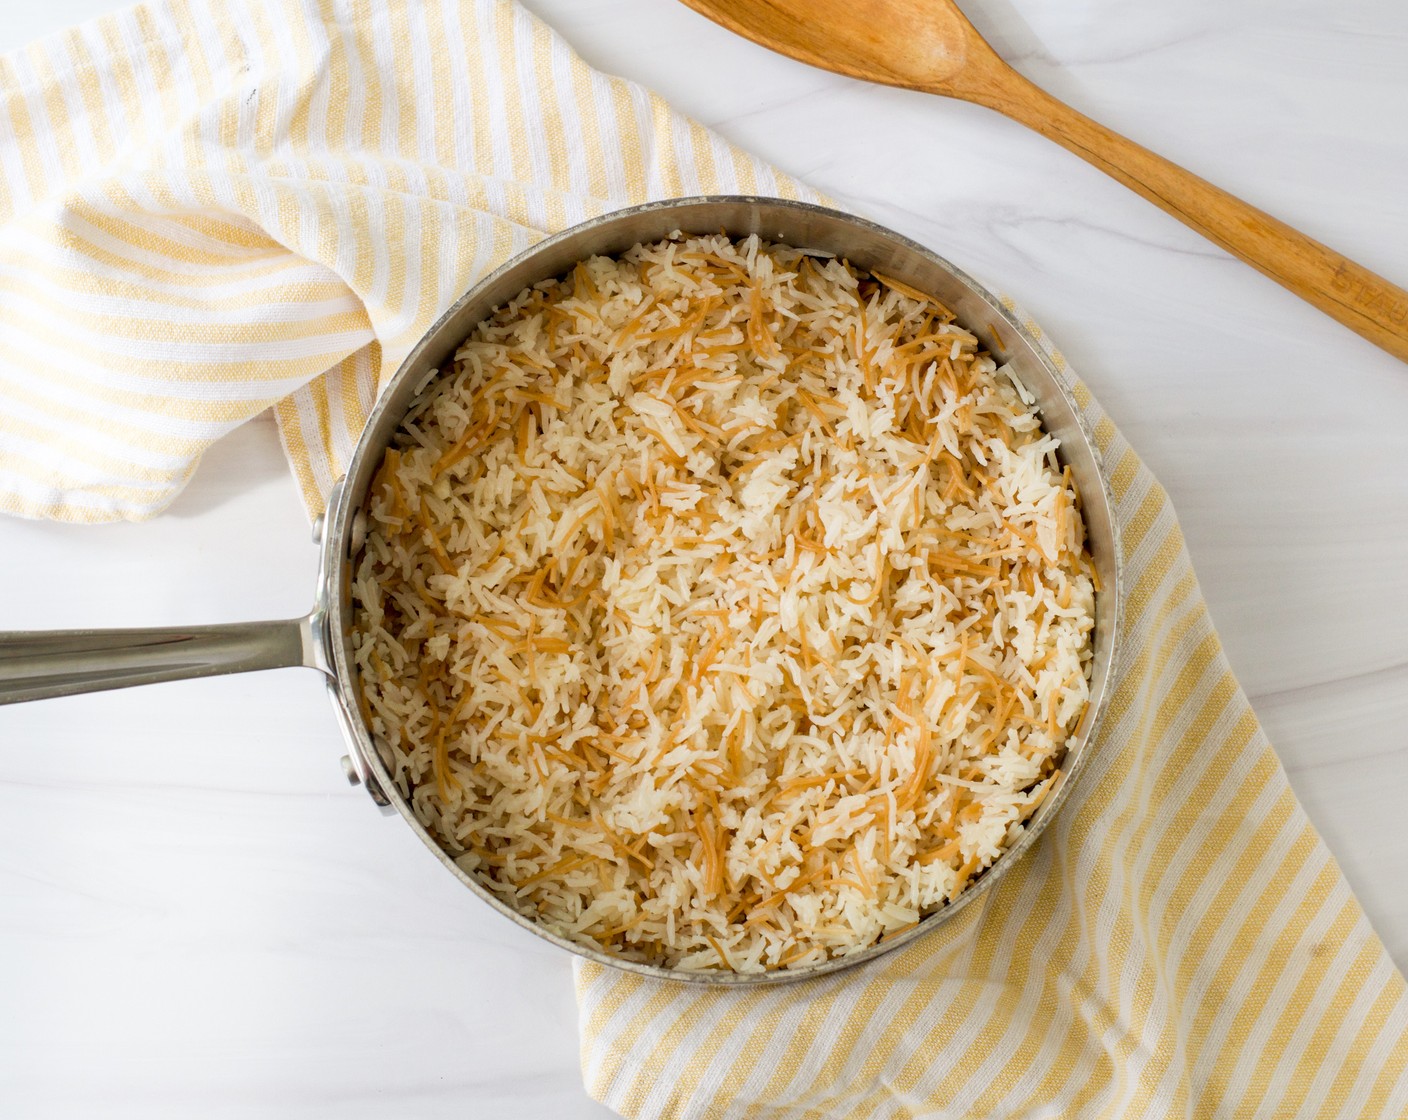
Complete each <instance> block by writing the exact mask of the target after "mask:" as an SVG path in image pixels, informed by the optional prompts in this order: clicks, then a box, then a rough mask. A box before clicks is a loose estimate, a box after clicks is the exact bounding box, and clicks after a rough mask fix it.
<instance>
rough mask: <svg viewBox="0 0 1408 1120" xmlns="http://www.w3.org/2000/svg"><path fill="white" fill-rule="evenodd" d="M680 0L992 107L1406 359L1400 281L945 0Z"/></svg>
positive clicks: (842, 70) (758, 35)
mask: <svg viewBox="0 0 1408 1120" xmlns="http://www.w3.org/2000/svg"><path fill="white" fill-rule="evenodd" d="M684 3H686V4H688V5H689V6H690V7H691V8H693V9H694V10H695V11H697V12H699V13H701V14H702V15H706V16H708V17H709V18H710V19H712V20H713V21H714V22H715V23H719V24H722V25H723V26H724V27H726V28H728V29H729V30H730V31H734V32H737V33H738V34H739V35H742V36H744V37H745V38H748V39H752V40H753V42H755V43H759V44H761V45H762V46H765V47H769V48H771V49H772V50H775V51H778V52H779V53H781V54H785V55H787V56H789V57H791V58H795V59H797V60H799V61H801V62H807V63H810V64H811V65H813V66H819V67H821V68H822V69H823V70H834V71H836V72H837V73H838V74H846V75H849V76H850V77H852V78H862V79H865V80H867V81H872V82H882V83H884V84H885V85H891V86H903V87H905V88H906V89H917V90H922V91H924V92H926V93H941V94H945V95H947V96H949V97H957V98H961V99H962V100H964V101H972V102H974V103H975V104H978V105H986V106H987V107H988V108H989V109H996V110H997V111H998V112H999V113H1002V114H1004V115H1006V116H1008V117H1011V118H1012V119H1013V120H1015V121H1018V122H1020V123H1021V124H1024V125H1026V126H1027V127H1028V128H1032V129H1035V130H1036V131H1037V132H1039V133H1041V134H1042V135H1043V136H1045V137H1047V138H1049V139H1051V140H1054V141H1056V143H1058V144H1060V145H1061V146H1062V147H1063V148H1066V149H1067V150H1069V151H1072V152H1074V153H1075V154H1076V155H1078V156H1080V157H1081V158H1082V159H1084V160H1086V161H1088V162H1090V163H1092V164H1094V165H1095V166H1096V167H1098V168H1100V170H1101V171H1103V172H1105V173H1106V174H1107V175H1110V176H1113V177H1114V178H1115V179H1117V180H1119V181H1120V182H1121V183H1123V184H1124V185H1125V186H1127V187H1129V188H1130V189H1131V190H1134V191H1138V192H1139V193H1140V194H1141V195H1143V196H1144V197H1145V198H1147V199H1148V200H1149V201H1150V202H1152V203H1153V204H1154V205H1155V206H1157V207H1159V209H1161V210H1164V211H1166V212H1168V213H1169V214H1172V215H1173V216H1174V217H1175V218H1177V219H1178V220H1179V221H1181V222H1183V223H1184V224H1185V225H1188V226H1191V227H1192V228H1193V229H1195V230H1197V231H1198V232H1199V233H1201V234H1202V235H1203V236H1204V237H1207V238H1208V239H1209V240H1211V241H1214V242H1216V243H1217V244H1218V245H1221V246H1222V247H1223V248H1224V249H1226V250H1227V251H1228V252H1229V253H1232V254H1234V255H1235V256H1238V257H1241V258H1242V260H1244V261H1246V262H1247V264H1249V265H1251V266H1252V267H1253V268H1255V269H1257V270H1258V271H1260V272H1263V273H1265V274H1266V275H1267V276H1269V277H1271V279H1273V280H1275V281H1276V282H1277V283H1278V284H1280V285H1282V286H1283V287H1285V288H1287V289H1289V290H1290V291H1292V292H1294V293H1295V294H1296V295H1298V296H1300V297H1301V298H1302V299H1304V300H1306V301H1308V302H1309V303H1312V304H1314V305H1315V306H1316V307H1318V308H1320V310H1321V311H1323V312H1325V313H1326V314H1327V315H1330V316H1332V317H1334V318H1335V319H1338V320H1339V321H1340V322H1341V323H1343V324H1344V325H1345V326H1347V327H1349V329H1350V330H1353V331H1357V332H1358V333H1359V334H1361V335H1363V336H1364V337H1365V338H1367V339H1368V340H1369V341H1370V342H1372V343H1374V344H1375V345H1377V346H1381V347H1383V348H1384V349H1385V350H1387V351H1388V352H1389V353H1390V354H1393V355H1394V356H1395V357H1397V358H1400V359H1402V360H1403V361H1408V292H1405V291H1404V290H1403V289H1402V288H1400V287H1398V286H1397V285H1394V284H1391V283H1389V281H1387V280H1385V279H1384V278H1383V277H1381V276H1377V275H1375V274H1374V273H1372V272H1370V271H1369V270H1368V269H1367V268H1363V267H1362V266H1360V265H1357V264H1355V263H1354V262H1353V261H1351V260H1348V259H1346V258H1345V257H1342V256H1341V255H1340V254H1339V253H1336V252H1335V251H1334V250H1333V249H1330V248H1328V247H1326V246H1324V245H1321V244H1320V243H1319V242H1318V241H1313V240H1312V239H1311V238H1309V237H1306V236H1305V235H1304V234H1302V233H1298V232H1297V231H1296V230H1294V229H1292V228H1291V227H1290V226H1288V225H1286V224H1285V223H1284V222H1280V221H1277V220H1276V219H1275V218H1273V217H1271V215H1269V214H1264V213H1262V211H1260V210H1258V209H1256V208H1255V207H1253V206H1248V205H1247V204H1246V203H1245V202H1242V201H1241V200H1240V199H1237V198H1234V197H1233V196H1232V195H1230V194H1228V193H1227V192H1226V191H1223V190H1219V189H1218V188H1217V187H1214V186H1213V185H1212V184H1211V183H1209V182H1207V181H1205V180H1203V179H1200V178H1198V176H1196V175H1194V174H1192V173H1191V172H1188V171H1185V170H1184V169H1183V168H1181V167H1179V166H1178V165H1177V164H1174V163H1170V162H1169V161H1168V160H1166V159H1164V158H1162V157H1161V156H1156V155H1155V154H1154V153H1153V152H1151V151H1149V150H1148V149H1147V148H1141V147H1140V146H1139V145H1138V144H1135V143H1134V142H1132V141H1130V140H1126V139H1125V138H1124V137H1123V136H1120V135H1119V134H1118V133H1115V132H1111V131H1110V130H1109V129H1108V128H1105V127H1104V126H1103V125H1099V124H1096V123H1095V122H1094V121H1092V120H1091V119H1090V118H1089V117H1085V116H1082V115H1081V114H1080V113H1078V112H1076V111H1075V110H1074V109H1072V108H1071V107H1070V106H1069V105H1066V104H1065V103H1064V102H1061V101H1058V100H1056V98H1054V97H1052V96H1051V95H1050V94H1048V93H1046V92H1044V91H1043V90H1041V89H1038V88H1037V87H1036V86H1034V85H1033V84H1032V83H1031V82H1029V81H1027V79H1026V78H1024V77H1022V76H1021V75H1020V74H1018V73H1017V72H1016V71H1015V70H1013V69H1012V68H1011V67H1010V66H1008V65H1007V63H1005V62H1003V61H1002V59H1000V58H999V57H998V56H997V54H996V52H995V51H994V50H993V49H992V47H991V46H989V45H988V43H987V41H986V40H985V39H984V38H983V37H982V36H981V35H979V34H978V32H977V31H976V30H974V28H973V25H972V24H971V23H969V22H968V20H967V18H966V17H965V16H964V15H963V13H962V12H960V11H959V10H958V8H957V6H956V5H955V4H954V3H953V0H684Z"/></svg>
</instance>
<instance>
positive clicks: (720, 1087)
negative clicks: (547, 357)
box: [0, 0, 1408, 1118]
mask: <svg viewBox="0 0 1408 1120" xmlns="http://www.w3.org/2000/svg"><path fill="white" fill-rule="evenodd" d="M0 96H2V97H3V100H4V112H3V113H0V174H2V175H3V176H4V183H5V194H4V196H3V198H0V223H3V224H0V244H3V253H0V277H3V280H0V284H3V287H0V293H2V294H0V316H2V317H3V323H4V332H3V334H0V508H3V509H6V510H10V511H12V512H19V513H23V514H28V515H31V516H47V517H63V518H68V519H72V520H88V521H100V520H109V519H114V518H135V517H143V516H150V515H152V514H154V513H156V512H158V511H159V510H160V509H161V508H162V507H163V506H164V505H165V504H166V503H167V502H169V501H170V500H171V498H172V496H173V495H174V494H175V493H176V492H177V491H178V490H179V489H180V487H181V485H182V484H183V483H184V481H185V480H186V478H187V477H188V476H189V474H190V473H191V471H192V470H193V469H194V465H195V462H196V460H197V459H198V457H199V455H200V453H201V451H202V450H203V449H204V448H205V447H206V446H208V445H209V444H210V443H211V442H212V441H213V440H215V439H217V438H219V436H220V435H222V434H223V433H224V432H227V431H229V430H230V429H231V428H233V427H234V426H236V425H237V424H239V423H241V422H243V421H244V420H247V419H248V418H249V417H251V416H253V415H255V414H257V413H258V412H260V411H261V410H262V409H264V408H266V407H269V406H270V405H273V406H274V407H275V408H276V409H277V415H278V421H279V426H280V430H281V432H282V433H283V439H284V443H285V446H286V448H287V450H288V453H289V458H290V459H291V461H292V463H293V466H294V470H295V473H296V474H297V477H298V480H299V483H300V485H301V487H302V490H303V493H304V496H305V498H306V501H307V504H308V507H309V509H310V511H317V510H318V509H319V508H321V505H322V501H323V495H324V494H325V492H326V490H327V488H328V486H329V485H330V484H331V482H332V481H333V480H334V479H335V478H337V477H338V475H339V474H340V473H341V472H342V470H343V467H344V464H345V463H346V460H347V456H348V454H349V452H350V450H351V447H352V445H353V442H354V441H355V439H356V437H357V434H358V432H359V430H360V426H361V424H362V422H363V419H364V417H365V416H366V414H367V410H368V408H369V407H370V404H371V402H372V401H373V399H374V398H375V394H376V392H377V388H378V385H379V384H380V383H381V382H382V381H383V380H384V378H385V377H386V376H387V375H389V373H390V372H392V371H394V370H395V368H396V367H397V365H398V364H399V363H400V361H401V359H402V357H403V356H404V355H405V354H406V352H407V351H408V350H409V348H410V347H411V346H412V345H413V344H414V342H415V341H416V339H417V338H419V336H420V335H421V334H422V333H423V331H424V330H425V329H426V328H427V327H428V326H429V324H430V323H431V322H432V321H433V320H434V319H435V317H436V316H437V315H438V314H439V313H440V312H441V311H442V310H443V309H444V308H445V307H446V306H448V305H449V303H450V302H452V301H453V299H454V298H455V297H456V296H458V295H459V294H460V292H461V291H463V290H464V289H465V288H466V287H467V286H468V285H469V284H470V283H471V282H472V281H473V280H474V279H475V278H477V277H479V276H480V275H482V274H483V273H484V272H486V271H487V270H488V269H490V268H491V267H493V266H494V265H495V264H497V263H498V262H500V261H501V260H503V259H504V258H505V257H507V256H508V255H509V254H510V253H512V252H515V251H516V250H519V249H522V248H524V247H526V246H527V245H529V244H531V243H532V242H533V241H534V240H535V239H536V238H538V237H540V236H541V235H542V234H543V233H544V232H545V231H551V230H556V229H559V228H562V227H563V226H565V225H568V224H570V223H572V222H575V221H577V220H579V219H582V218H585V217H588V216H590V215H593V214H596V213H599V212H602V211H606V210H609V209H613V208H615V207H618V206H622V205H626V204H629V203H633V202H640V201H643V200H645V199H647V198H652V197H662V196H667V195H673V194H688V193H697V192H714V191H721V192H729V191H748V192H759V193H765V194H781V195H785V196H792V197H802V198H810V197H813V196H812V195H811V194H810V192H808V191H807V190H806V189H805V188H803V187H801V186H800V185H798V184H796V183H795V182H793V181H792V180H790V179H788V178H786V177H785V176H782V175H780V174H777V173H776V172H774V171H772V170H770V169H769V168H767V167H766V166H764V165H763V164H761V163H760V162H758V161H757V160H755V159H752V158H750V157H748V156H747V155H745V154H744V153H742V152H739V151H738V150H737V149H735V148H732V147H730V146H729V145H728V144H726V143H724V142H723V141H722V140H720V139H719V138H718V137H716V136H714V135H713V134H711V133H709V132H708V131H706V130H705V129H703V128H701V127H699V126H698V125H696V124H693V123H691V122H690V121H688V120H685V119H684V118H682V117H680V116H679V115H677V114H675V113H673V112H671V111H670V109H669V108H668V107H667V106H666V105H665V104H664V103H663V102H661V101H660V100H659V99H658V98H655V97H653V96H651V95H650V94H648V93H646V92H645V91H643V90H641V89H640V88H638V87H636V86H633V85H631V84H630V83H627V82H623V81H620V80H618V79H613V78H609V77H605V76H603V75H601V74H597V73H595V72H593V71H592V70H590V69H589V68H587V67H586V66H585V65H584V64H583V63H582V62H581V60H580V59H578V58H577V57H576V56H575V55H574V54H573V53H572V52H571V51H570V50H569V49H568V48H567V47H566V46H565V45H564V44H563V42H562V41H561V40H560V39H558V38H557V37H556V36H554V35H553V33H552V32H551V31H549V30H548V29H547V28H545V27H544V26H542V25H541V24H540V23H538V22H537V21H536V20H534V19H533V18H532V17H530V16H529V15H527V14H526V13H524V12H523V11H522V10H521V9H519V8H517V7H516V6H514V5H512V4H510V3H506V2H501V0H440V2H431V0H425V2H413V0H412V2H407V3H404V4H399V5H382V4H370V3H369V4H366V5H350V4H342V3H338V2H336V0H323V2H322V3H316V2H314V0H303V2H301V3H300V2H296V0H264V2H259V0H166V2H163V3H157V4H151V5H148V6H144V7H139V8H134V9H131V10H129V11H127V12H125V13H123V14H120V15H117V16H114V17H110V18H107V19H101V20H98V21H96V22H93V23H90V24H88V25H86V26H84V27H81V28H79V29H77V30H74V31H70V32H67V33H65V34H61V35H57V36H54V37H51V38H49V39H46V40H43V41H41V42H39V43H36V44H34V45H33V46H31V47H29V48H27V49H25V50H23V51H21V52H19V53H17V54H14V55H11V56H9V57H8V58H5V59H3V60H0ZM1033 329H1035V328H1033ZM1038 333H1039V332H1038ZM1053 355H1054V351H1053ZM1055 356H1056V357H1057V361H1058V365H1060V366H1061V368H1063V369H1064V363H1061V362H1060V360H1059V356H1058V355H1055ZM1071 383H1072V385H1073V386H1074V389H1075V392H1076V395H1077V398H1078V399H1079V400H1080V402H1081V404H1082V407H1083V408H1084V409H1085V410H1086V413H1087V417H1088V419H1089V420H1090V422H1091V426H1092V428H1093V430H1094V431H1095V433H1096V435H1097V438H1098V442H1099V444H1100V446H1101V449H1102V451H1103V454H1104V456H1105V459H1106V462H1107V463H1108V464H1109V467H1110V470H1111V474H1112V478H1113V482H1114V489H1115V493H1116V496H1117V498H1118V502H1119V517H1120V520H1121V522H1122V525H1123V531H1124V549H1125V552H1126V556H1125V561H1126V564H1127V567H1128V571H1129V603H1128V610H1127V614H1126V618H1125V621H1124V625H1125V629H1126V631H1127V633H1126V649H1127V651H1128V653H1127V656H1126V659H1125V662H1124V664H1123V665H1122V666H1121V667H1120V670H1119V674H1118V684H1117V687H1116V689H1115V691H1114V696H1113V701H1112V705H1111V710H1110V713H1109V716H1108V719H1107V722H1106V725H1105V728H1104V731H1103V733H1102V735H1101V736H1100V740H1099V742H1097V743H1096V744H1094V752H1095V758H1094V760H1093V764H1092V767H1091V770H1090V772H1089V773H1088V776H1087V779H1086V780H1085V782H1084V783H1083V788H1078V789H1077V790H1075V791H1074V792H1073V795H1072V797H1071V799H1070V801H1068V802H1067V804H1066V806H1065V807H1064V808H1063V810H1062V812H1061V814H1060V816H1059V817H1058V818H1057V820H1056V821H1055V822H1054V823H1053V825H1052V827H1051V828H1050V829H1049V830H1048V831H1047V833H1046V835H1045V836H1044V838H1043V839H1042V841H1041V843H1040V844H1039V845H1037V847H1036V848H1035V850H1033V851H1032V852H1031V853H1030V854H1029V855H1028V856H1027V857H1026V859H1025V860H1024V862H1023V863H1022V864H1021V865H1019V866H1018V867H1017V868H1015V869H1014V870H1013V872H1012V873H1011V874H1010V875H1009V876H1008V877H1007V878H1006V880H1005V881H1004V882H1003V884H1002V885H1001V887H1000V889H997V890H994V891H992V892H990V893H988V894H987V895H986V896H985V897H984V900H983V903H982V904H981V905H980V906H975V907H973V908H970V909H969V910H967V911H965V912H964V914H963V915H962V916H961V917H960V918H959V919H958V920H956V921H954V922H951V923H948V924H946V925H944V926H943V927H941V928H940V929H939V930H937V931H935V932H934V933H932V934H930V935H929V936H927V937H923V938H920V939H919V940H917V941H916V942H915V943H913V944H912V945H910V946H908V947H907V948H905V949H903V950H900V951H897V952H895V953H893V954H891V955H889V956H887V957H885V958H882V959H880V960H877V961H875V962H873V963H872V964H870V965H867V966H863V967H861V968H859V969H856V970H852V971H850V972H847V973H842V974H840V975H837V976H834V977H831V978H826V979H821V980H816V981H810V982H806V983H803V984H800V985H788V986H782V987H768V988H763V989H760V990H756V991H747V992H716V991H707V990H701V989H697V988H693V987H687V986H682V985H676V984H671V983H663V982H652V981H647V980H642V979H640V978H639V977H636V976H631V975H627V974H623V973H617V972H615V971H611V970H606V969H602V968H599V967H595V966H590V965H582V966H579V968H578V973H577V986H578V993H579V998H580V1004H581V1027H582V1060H583V1066H584V1075H585V1078H586V1083H587V1087H588V1089H589V1090H590V1091H591V1092H592V1093H593V1094H594V1095H596V1096H597V1097H598V1098H599V1099H601V1100H602V1101H604V1102H606V1103H607V1104H609V1105H611V1106H612V1107H614V1108H616V1109H618V1110H619V1111H621V1112H623V1113H625V1114H626V1115H628V1116H631V1117H723V1116H740V1117H745V1116H754V1117H770V1118H771V1117H783V1116H787V1117H833V1116H857V1117H859V1116H885V1117H892V1116H914V1115H919V1114H923V1115H932V1116H945V1117H958V1116H973V1117H980V1116H981V1117H1004V1116H1011V1117H1017V1116H1021V1117H1039V1116H1058V1115H1059V1116H1077V1117H1085V1116H1090V1117H1095V1116H1107V1117H1130V1118H1134V1117H1140V1118H1145V1117H1163V1116H1196V1117H1209V1116H1224V1115H1225V1116H1268V1117H1283V1116H1284V1117H1290V1116H1362V1117H1384V1116H1404V1115H1408V993H1405V987H1404V982H1403V978H1402V977H1401V976H1400V975H1399V974H1398V972H1397V971H1396V970H1395V968H1394V967H1393V964H1392V962H1391V961H1390V960H1389V959H1388V956H1387V954H1386V953H1385V952H1384V948H1383V946H1382V944H1381V943H1380V942H1379V941H1378V939H1377V938H1376V937H1375V936H1374V934H1373V932H1372V930H1370V928H1369V927H1368V924H1367V923H1366V921H1365V919H1364V916H1363V914H1362V913H1361V911H1360V909H1359V907H1358V905H1357V903H1356V902H1355V900H1354V898H1353V896H1352V895H1351V894H1350V892H1349V889H1348V887H1347V885H1346V884H1345V881H1344V879H1343V877H1342V876H1341V874H1340V872H1339V870H1338V869H1337V868H1336V866H1335V864H1334V861H1333V860H1332V859H1331V858H1330V856H1329V853H1328V852H1327V851H1326V850H1325V847H1324V845H1323V844H1322V843H1321V842H1320V840H1319V838H1318V837H1317V836H1316V834H1315V832H1314V830H1313V829H1312V828H1311V827H1310V825H1309V823H1308V822H1307V820H1306V818H1305V816H1304V814H1303V813H1302V811H1301V809H1300V807H1299V805H1298V804H1297V803H1296V800H1295V797H1294V795H1293V794H1292V792H1291V789H1290V786H1289V785H1288V784H1287V782H1286V777H1285V774H1284V773H1283V772H1282V770H1281V768H1280V765H1279V764H1278V762H1277V760H1276V757H1275V755H1274V753H1273V752H1272V750H1271V748H1270V747H1269V746H1268V744H1267V742H1266V739H1265V737H1264V736H1263V735H1262V733H1261V731H1260V729H1259V728H1258V726H1257V722H1256V718H1255V716H1254V715H1253V714H1252V712H1251V709H1250V708H1249V706H1248V704H1247V701H1246V698H1245V697H1244V696H1243V695H1242V693H1241V691H1240V689H1239V688H1238V686H1237V682H1236V680H1235V678H1234V677H1233V675H1232V673H1231V670H1230V669H1229V668H1228V665H1227V662H1226V660H1225V658H1224V657H1223V655H1222V652H1221V650H1220V647H1219V645H1218V642H1217V638H1216V635H1215V634H1214V633H1213V630H1212V626H1211V623H1210V622H1209V620H1208V616H1207V611H1206V607H1205V604H1204V602H1203V599H1202V596H1201V593H1200V592H1199V590H1198V585H1197V582H1196V580H1195V578H1194V575H1193V571H1192V567H1191V565H1190V563H1189V560H1188V556H1187V553H1186V551H1185V550H1184V547H1183V542H1182V537H1181V535H1180V533H1179V530H1178V526H1177V523H1176V521H1175V519H1174V515H1173V512H1172V510H1171V508H1170V506H1169V504H1168V501H1167V498H1166V497H1165V495H1164V493H1163V491H1162V490H1161V489H1160V488H1159V486H1158V484H1157V483H1156V482H1155V481H1154V479H1153V478H1152V477H1151V476H1150V475H1149V473H1148V472H1147V471H1146V470H1145V469H1144V467H1143V466H1142V465H1141V463H1140V462H1139V460H1138V458H1137V457H1136V456H1135V454H1134V453H1133V452H1132V451H1131V450H1130V449H1129V448H1128V446H1127V445H1126V444H1125V443H1124V441H1123V440H1122V439H1121V437H1120V436H1119V434H1118V432H1117V431H1116V430H1115V428H1114V425H1113V424H1112V423H1111V422H1110V420H1109V419H1108V418H1107V417H1106V416H1105V415H1104V414H1103V413H1102V412H1101V411H1100V409H1099V406H1098V405H1097V404H1096V403H1095V402H1094V401H1093V400H1092V399H1091V397H1090V394H1089V392H1088V391H1087V390H1086V389H1085V388H1084V386H1082V385H1081V384H1080V383H1079V382H1077V381H1075V380H1074V379H1072V382H1071Z"/></svg>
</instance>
